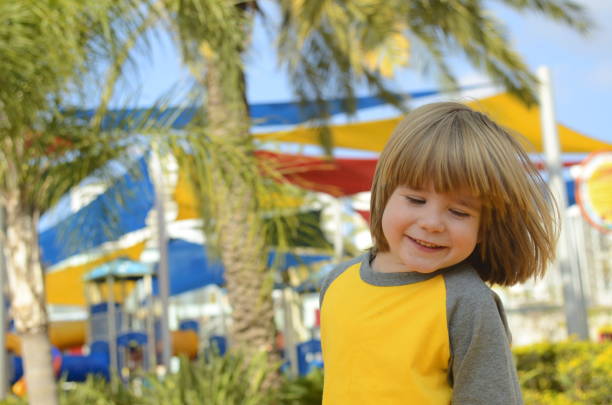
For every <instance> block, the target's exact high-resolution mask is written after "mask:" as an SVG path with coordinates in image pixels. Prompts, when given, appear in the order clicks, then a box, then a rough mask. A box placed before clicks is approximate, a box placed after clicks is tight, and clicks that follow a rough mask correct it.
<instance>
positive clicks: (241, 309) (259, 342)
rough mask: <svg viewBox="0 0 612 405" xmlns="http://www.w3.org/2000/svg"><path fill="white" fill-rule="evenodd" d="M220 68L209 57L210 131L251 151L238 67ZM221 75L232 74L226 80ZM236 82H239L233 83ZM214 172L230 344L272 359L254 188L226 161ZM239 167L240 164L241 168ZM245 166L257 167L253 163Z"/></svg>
mask: <svg viewBox="0 0 612 405" xmlns="http://www.w3.org/2000/svg"><path fill="white" fill-rule="evenodd" d="M230 74H231V73H230V72H227V71H223V72H221V69H220V64H217V63H215V61H214V59H213V60H208V63H207V72H206V78H205V80H206V89H207V98H206V107H207V117H208V121H207V122H208V125H209V130H210V134H211V136H213V137H218V138H222V139H223V141H224V142H231V143H232V145H233V146H234V147H237V148H239V149H240V150H241V153H244V154H245V155H248V154H250V153H252V148H253V146H252V138H251V136H250V133H249V122H250V118H249V115H248V108H247V104H246V100H245V98H244V92H243V90H242V89H243V88H244V79H243V76H242V72H236V73H235V74H236V76H235V77H233V78H232V77H228V76H229V75H230ZM226 80H231V84H233V85H229V86H228V85H227V81H226ZM236 83H239V85H238V86H237V85H235V84H236ZM214 170H216V173H215V174H214V175H213V178H215V179H216V180H215V181H216V183H215V187H216V189H215V190H216V192H217V193H218V196H219V198H218V199H216V200H217V201H220V204H218V206H217V207H216V214H217V215H216V220H217V221H218V223H219V225H220V226H219V227H218V228H219V229H222V232H221V233H220V235H218V236H219V244H220V250H221V260H222V262H223V265H224V268H225V280H226V283H227V291H228V297H229V301H230V305H231V307H232V325H231V328H230V333H229V340H230V345H231V347H233V348H236V349H241V350H246V351H247V352H249V351H251V352H253V351H265V352H267V353H268V354H269V356H271V360H272V361H277V360H278V356H277V355H276V354H275V352H274V336H275V326H274V308H273V301H272V294H271V293H272V285H273V284H272V282H271V280H270V276H271V275H270V272H269V271H268V269H267V251H266V246H265V238H264V236H263V232H262V227H261V221H260V218H259V217H258V213H257V212H256V206H255V204H254V203H253V201H254V199H255V189H254V185H253V184H249V182H248V181H247V180H245V179H244V177H241V176H240V175H239V174H238V171H237V170H236V168H235V167H232V166H231V164H230V163H226V164H223V162H222V163H221V164H220V165H219V166H218V167H216V168H215V169H214ZM241 170H244V168H243V169H241ZM250 170H252V171H255V170H257V168H256V167H252V168H250Z"/></svg>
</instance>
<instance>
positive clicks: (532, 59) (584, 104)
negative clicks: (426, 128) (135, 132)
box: [122, 0, 612, 143]
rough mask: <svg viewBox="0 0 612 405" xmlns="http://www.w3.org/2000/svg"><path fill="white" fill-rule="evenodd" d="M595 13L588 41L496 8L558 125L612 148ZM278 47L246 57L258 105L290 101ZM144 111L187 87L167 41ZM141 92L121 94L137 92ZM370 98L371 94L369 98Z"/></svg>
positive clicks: (156, 53) (605, 5)
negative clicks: (549, 92) (547, 84)
mask: <svg viewBox="0 0 612 405" xmlns="http://www.w3.org/2000/svg"><path fill="white" fill-rule="evenodd" d="M578 2H579V3H581V4H583V5H584V6H585V7H586V8H587V10H588V12H589V13H590V15H591V17H592V19H593V21H594V22H595V25H596V26H595V27H594V28H593V30H592V32H591V33H590V35H588V36H586V37H584V36H581V35H579V34H577V33H576V32H574V31H572V30H570V29H568V28H567V27H565V26H563V25H561V24H555V23H552V22H550V21H547V20H545V19H544V18H542V17H541V16H537V15H534V14H533V13H531V14H525V15H521V14H518V13H516V12H513V11H511V10H509V9H506V8H503V7H501V6H500V5H499V4H498V3H497V2H491V4H492V6H493V8H492V10H493V11H494V13H495V15H496V16H497V17H498V18H499V19H500V20H501V21H503V22H504V23H505V24H506V26H507V28H508V36H509V38H510V41H511V43H512V44H514V46H515V47H516V49H517V50H518V52H519V53H520V54H521V55H522V56H523V57H524V59H525V61H526V62H527V64H528V65H529V66H530V67H531V68H532V69H533V70H534V71H535V69H536V68H537V67H538V66H540V65H547V66H549V67H550V69H551V71H552V75H553V84H554V86H555V87H554V94H555V101H556V112H557V119H558V120H559V121H560V122H562V123H563V124H565V125H567V126H569V127H571V128H573V129H575V130H577V131H580V132H582V133H584V134H586V135H588V136H591V137H593V138H597V139H601V140H605V141H607V142H609V143H612V108H611V107H610V104H611V100H610V96H612V1H610V0H578ZM271 41H272V39H271V38H270V37H269V36H268V35H266V33H265V32H264V31H263V30H262V29H261V28H260V27H259V28H257V29H256V33H255V36H254V45H253V47H252V48H251V50H250V53H249V54H248V55H247V66H248V69H247V80H248V97H249V100H250V101H251V102H263V101H267V102H273V101H287V100H291V99H292V98H293V97H292V94H291V91H290V89H289V86H288V85H287V79H286V77H284V76H283V75H282V72H281V71H279V70H278V69H277V67H276V60H275V59H274V53H273V51H272V46H271V45H270V43H271ZM453 68H454V70H455V72H456V74H457V76H458V77H459V79H460V81H461V82H462V83H482V82H486V81H487V78H486V77H485V76H484V75H482V74H481V73H479V72H477V71H475V70H474V69H472V68H470V67H469V66H468V65H467V64H466V63H465V62H464V61H463V60H462V59H461V58H455V59H453ZM138 73H139V75H140V80H139V84H140V86H141V88H140V89H139V90H138V91H139V94H140V97H139V102H138V104H139V105H150V104H151V103H152V102H153V101H154V100H155V99H156V98H157V97H159V96H160V95H162V94H164V93H165V92H167V91H168V90H169V89H171V88H172V87H173V86H175V85H176V84H177V83H180V82H181V81H182V80H185V79H186V78H187V76H188V74H187V72H186V71H184V70H182V69H181V68H180V65H179V55H178V53H177V52H176V50H175V49H173V47H172V46H171V45H170V42H169V41H167V40H164V39H163V38H160V39H159V40H158V41H157V42H156V43H155V45H154V46H153V56H152V57H151V58H148V59H142V60H141V63H140V64H139V70H138ZM394 82H395V84H396V85H397V88H398V89H399V90H403V91H410V90H415V91H416V90H423V89H431V88H435V87H436V83H435V81H434V80H432V78H431V77H427V76H423V75H421V74H419V73H417V72H414V71H403V72H401V74H399V75H398V76H397V77H396V78H395V79H394ZM133 91H134V87H131V88H124V89H123V90H122V93H123V94H124V95H125V94H126V93H129V92H133ZM363 95H365V94H363Z"/></svg>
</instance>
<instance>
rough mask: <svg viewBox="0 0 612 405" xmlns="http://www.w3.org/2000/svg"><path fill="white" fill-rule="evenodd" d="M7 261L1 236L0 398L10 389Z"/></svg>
mask: <svg viewBox="0 0 612 405" xmlns="http://www.w3.org/2000/svg"><path fill="white" fill-rule="evenodd" d="M0 232H2V233H3V234H4V208H3V207H0ZM5 271H6V263H5V261H4V245H3V244H2V238H0V399H4V398H6V393H7V391H8V375H7V372H8V370H9V367H8V356H7V353H6V325H7V314H6V301H5V298H6V295H5V293H4V290H5V285H6V277H5Z"/></svg>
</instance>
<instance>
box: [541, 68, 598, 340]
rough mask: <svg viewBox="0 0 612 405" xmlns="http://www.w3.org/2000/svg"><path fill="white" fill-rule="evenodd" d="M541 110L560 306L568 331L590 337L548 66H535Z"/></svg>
mask: <svg viewBox="0 0 612 405" xmlns="http://www.w3.org/2000/svg"><path fill="white" fill-rule="evenodd" d="M538 80H539V96H540V110H541V121H542V135H543V138H544V139H543V141H544V153H545V157H546V165H547V168H548V176H549V179H548V184H549V187H550V189H551V191H552V193H553V195H554V197H555V199H556V201H557V205H558V206H559V210H560V221H561V224H560V226H561V235H560V239H559V243H558V248H557V259H556V263H555V265H556V267H557V268H558V269H559V271H560V273H561V282H562V283H563V306H564V308H565V319H566V322H567V332H568V335H570V336H572V335H574V336H576V337H578V338H579V339H581V340H587V339H588V338H589V327H588V319H587V310H586V304H585V299H584V291H583V288H582V280H581V277H580V272H579V271H578V269H573V268H572V267H575V266H571V265H570V260H569V252H570V249H571V246H570V244H569V238H568V230H567V229H566V225H567V218H566V215H567V213H566V210H567V194H566V190H565V182H564V180H563V172H562V165H561V147H560V146H559V136H558V134H557V124H556V123H557V120H556V118H555V111H554V97H553V91H552V84H551V77H550V71H549V69H548V67H546V66H541V67H540V68H538Z"/></svg>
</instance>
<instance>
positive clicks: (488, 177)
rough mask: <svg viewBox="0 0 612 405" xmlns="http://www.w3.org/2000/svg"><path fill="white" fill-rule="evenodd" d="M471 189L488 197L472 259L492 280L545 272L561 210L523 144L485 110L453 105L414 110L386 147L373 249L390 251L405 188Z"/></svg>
mask: <svg viewBox="0 0 612 405" xmlns="http://www.w3.org/2000/svg"><path fill="white" fill-rule="evenodd" d="M428 184H432V185H433V187H434V189H435V190H436V191H437V192H448V191H452V190H459V189H462V188H464V189H467V190H469V191H470V192H471V193H473V194H474V195H476V196H478V197H479V198H480V199H481V201H482V212H481V220H480V229H479V242H478V244H477V246H476V248H475V250H474V252H473V253H472V255H471V256H470V258H469V259H468V260H469V261H470V262H471V263H472V264H473V266H474V267H475V269H476V270H477V271H478V274H479V275H480V277H481V278H482V279H483V280H484V281H486V282H489V283H492V284H500V285H513V284H516V283H518V282H523V281H525V280H527V279H528V278H530V277H532V276H533V277H538V276H542V275H543V274H544V272H545V271H546V268H547V265H548V262H549V261H551V260H552V259H553V258H554V253H555V244H556V240H557V233H558V231H557V224H558V221H557V218H558V214H557V209H556V206H555V204H554V199H553V198H552V196H551V195H550V193H549V191H548V187H547V186H546V184H545V182H544V181H543V179H542V177H541V176H540V174H539V173H538V171H537V169H536V168H535V167H534V165H533V164H532V163H531V161H530V159H529V156H528V155H527V153H526V152H525V150H524V149H523V147H522V146H521V145H520V144H519V142H518V141H517V140H516V139H515V138H514V137H513V136H512V135H510V133H509V132H508V131H506V130H505V129H503V128H501V127H500V126H499V125H497V124H496V123H495V122H493V121H492V120H491V119H490V118H489V117H487V116H486V115H485V114H483V113H480V112H478V111H474V110H472V109H471V108H469V107H467V106H465V105H463V104H460V103H454V102H444V103H433V104H428V105H425V106H423V107H420V108H417V109H415V110H413V111H412V112H410V113H409V114H408V115H407V116H406V117H405V118H404V119H403V120H402V122H400V124H399V125H398V126H397V127H396V128H395V130H394V132H393V135H392V136H391V138H390V139H389V141H388V143H387V145H386V146H385V148H384V150H383V152H382V154H381V155H380V159H379V160H378V164H377V166H376V173H375V175H374V181H373V184H372V199H371V202H370V210H371V222H370V231H371V233H372V237H373V240H374V248H373V250H374V252H376V251H380V252H386V251H388V250H389V245H388V243H387V240H386V239H385V237H384V235H383V230H382V224H381V222H382V215H383V211H384V209H385V206H386V205H387V201H388V200H389V197H390V196H391V194H392V193H393V191H394V190H395V189H396V187H398V186H408V187H411V188H417V189H420V188H424V187H426V186H427V185H428Z"/></svg>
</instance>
